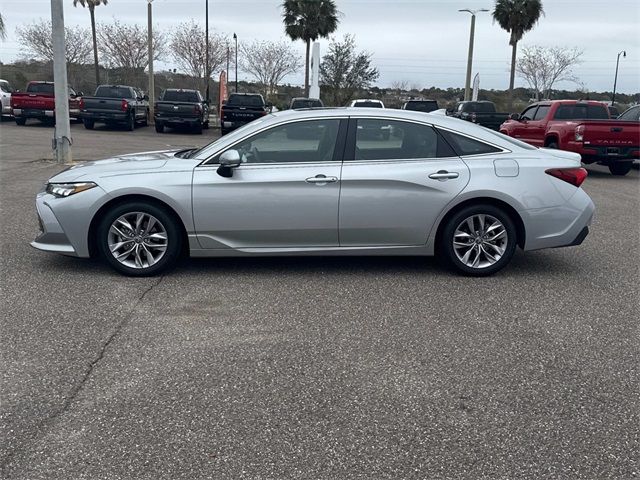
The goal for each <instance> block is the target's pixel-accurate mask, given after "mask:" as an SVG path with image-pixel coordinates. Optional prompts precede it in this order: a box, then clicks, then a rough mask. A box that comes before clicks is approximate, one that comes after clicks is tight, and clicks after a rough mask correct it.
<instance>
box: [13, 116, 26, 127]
mask: <svg viewBox="0 0 640 480" xmlns="http://www.w3.org/2000/svg"><path fill="white" fill-rule="evenodd" d="M26 123H27V119H26V118H18V117H16V125H25V124H26Z"/></svg>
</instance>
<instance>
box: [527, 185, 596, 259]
mask: <svg viewBox="0 0 640 480" xmlns="http://www.w3.org/2000/svg"><path fill="white" fill-rule="evenodd" d="M521 213H522V219H523V221H524V224H525V230H526V236H527V237H526V241H525V246H524V250H538V249H541V248H556V247H569V246H574V245H579V244H580V243H582V241H584V239H585V238H586V236H587V234H588V233H589V229H588V228H586V227H589V226H590V225H591V222H592V221H593V216H594V214H595V205H594V204H593V201H592V200H591V198H589V195H587V194H586V192H585V191H584V190H583V189H581V188H578V189H576V193H575V194H574V195H573V196H572V197H571V198H570V199H569V200H568V201H567V202H566V203H565V204H564V205H561V206H557V207H548V208H538V209H532V210H525V211H524V212H521Z"/></svg>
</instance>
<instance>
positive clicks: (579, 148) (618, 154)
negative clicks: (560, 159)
mask: <svg viewBox="0 0 640 480" xmlns="http://www.w3.org/2000/svg"><path fill="white" fill-rule="evenodd" d="M567 150H571V151H572V152H576V153H579V154H580V156H581V157H582V161H583V162H584V163H596V162H600V163H607V164H609V163H619V162H632V161H633V160H635V159H638V158H640V145H631V146H629V145H625V146H617V145H608V146H607V145H585V144H583V143H582V142H568V144H567Z"/></svg>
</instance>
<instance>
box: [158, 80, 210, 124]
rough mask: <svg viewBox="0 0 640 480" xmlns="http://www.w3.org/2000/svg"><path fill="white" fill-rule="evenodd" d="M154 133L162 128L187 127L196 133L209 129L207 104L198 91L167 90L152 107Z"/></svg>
mask: <svg viewBox="0 0 640 480" xmlns="http://www.w3.org/2000/svg"><path fill="white" fill-rule="evenodd" d="M153 119H154V122H155V124H156V132H158V133H162V132H164V127H171V128H175V127H188V128H190V129H191V130H193V131H194V132H196V133H202V129H203V128H209V104H208V103H207V102H206V101H205V100H204V98H202V94H201V93H200V92H199V91H198V90H183V89H176V88H167V89H166V90H165V91H164V92H162V94H161V95H160V99H159V100H158V101H157V102H156V103H155V105H154V107H153Z"/></svg>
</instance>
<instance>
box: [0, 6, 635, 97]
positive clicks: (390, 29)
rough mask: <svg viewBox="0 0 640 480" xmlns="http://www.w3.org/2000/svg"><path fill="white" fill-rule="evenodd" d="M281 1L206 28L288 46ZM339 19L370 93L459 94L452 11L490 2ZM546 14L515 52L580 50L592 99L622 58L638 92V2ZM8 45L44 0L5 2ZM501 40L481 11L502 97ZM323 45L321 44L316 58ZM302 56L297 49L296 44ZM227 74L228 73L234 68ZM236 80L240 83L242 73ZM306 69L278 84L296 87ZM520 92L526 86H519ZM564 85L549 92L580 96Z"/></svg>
mask: <svg viewBox="0 0 640 480" xmlns="http://www.w3.org/2000/svg"><path fill="white" fill-rule="evenodd" d="M63 1H64V9H65V22H66V24H67V25H71V24H77V25H83V26H87V27H88V26H89V13H88V11H87V10H85V9H82V8H74V7H73V1H72V0H63ZM280 4H281V0H209V25H210V29H211V30H213V31H216V32H219V33H222V34H225V35H228V36H229V39H230V41H233V40H232V39H231V37H232V35H233V33H234V32H235V33H236V34H237V35H238V39H239V42H243V41H252V40H254V39H259V40H286V37H285V34H284V29H283V26H282V17H281V9H280ZM336 4H337V6H338V10H339V11H340V12H341V15H340V25H339V27H338V30H337V32H336V33H335V34H334V35H335V36H336V37H338V38H341V37H342V36H343V35H344V34H347V33H349V34H353V35H355V38H356V43H357V45H358V48H359V49H360V50H364V51H367V52H369V53H371V54H372V55H373V64H374V65H375V66H376V67H377V68H378V70H379V71H380V78H379V80H378V82H377V85H379V86H381V87H388V86H391V84H392V83H394V82H402V81H406V82H407V83H408V85H409V86H417V87H420V88H423V87H431V86H436V87H441V88H447V87H464V82H465V75H466V64H467V51H468V45H469V43H468V42H469V27H470V15H469V14H468V13H461V12H458V10H459V9H464V8H469V9H481V8H488V9H492V8H493V5H494V1H493V0H336ZM543 5H544V10H545V16H544V17H543V18H542V19H541V21H540V22H539V24H538V25H537V26H536V27H535V28H534V29H533V30H532V31H531V32H529V33H527V34H525V37H524V38H523V40H522V41H521V43H520V45H542V46H549V47H552V46H562V47H577V48H578V49H580V50H582V51H583V52H584V54H583V56H582V57H581V60H582V63H581V64H580V65H578V66H577V67H575V68H574V73H575V75H576V76H577V77H578V78H579V79H580V82H581V83H582V84H584V87H585V88H586V89H588V90H589V91H611V90H612V89H613V80H614V74H615V68H616V58H617V54H618V52H620V51H623V50H625V51H626V53H627V56H626V58H622V57H621V58H620V69H619V73H618V86H617V91H619V92H624V93H637V92H640V0H543ZM0 8H1V10H0V11H1V12H2V14H3V16H4V18H5V24H6V26H7V32H8V38H7V40H6V41H4V42H2V43H0V60H1V61H2V62H11V61H13V60H15V59H16V58H20V57H21V56H22V55H23V54H24V52H23V50H22V47H21V46H20V44H19V43H18V42H17V41H16V35H15V30H16V27H18V26H20V25H24V24H26V23H30V22H33V21H36V20H39V19H41V18H44V19H49V18H50V1H49V0H2V3H1V7H0ZM204 12H205V0H154V1H153V16H154V25H157V26H158V27H159V28H161V29H165V30H167V31H171V30H173V29H175V28H176V26H177V25H178V24H179V23H180V22H186V21H189V20H190V19H192V18H193V19H195V20H196V21H198V22H201V23H202V24H204ZM146 15H147V1H146V0H109V3H108V5H106V6H100V7H98V8H96V17H97V21H98V22H109V21H111V20H112V19H113V18H116V19H118V20H120V21H122V22H126V23H139V24H141V25H146V21H147V17H146ZM508 41H509V37H508V34H507V32H505V31H504V30H502V29H501V28H500V27H499V26H498V25H497V24H494V23H493V22H492V20H491V15H490V13H478V15H477V20H476V35H475V51H474V63H473V73H474V75H475V74H476V73H479V74H480V86H481V88H487V89H491V88H495V89H506V88H507V87H508V82H509V73H508V70H509V62H510V59H511V47H509V45H508ZM328 44H329V40H325V39H323V40H321V41H320V45H321V46H320V49H321V55H322V53H323V52H325V51H326V50H327V47H328ZM294 47H295V48H296V49H297V50H298V51H299V53H300V55H301V56H303V55H304V45H303V43H302V42H296V43H294ZM175 66H176V65H175V64H173V62H172V61H171V59H170V58H168V59H167V60H166V61H164V62H157V63H156V64H155V70H156V71H159V70H161V69H162V68H174V67H175ZM232 69H233V67H232ZM239 77H240V78H241V79H243V78H245V76H244V75H243V73H242V72H240V74H239ZM303 79H304V77H303V71H302V70H301V71H300V72H299V73H298V74H294V75H290V76H288V77H286V78H285V83H291V84H302V83H303ZM516 85H517V86H526V84H525V82H524V80H522V79H517V80H516ZM578 87H579V85H577V84H576V83H573V82H563V83H559V84H557V85H556V86H555V88H567V89H570V90H573V89H576V88H578Z"/></svg>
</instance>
